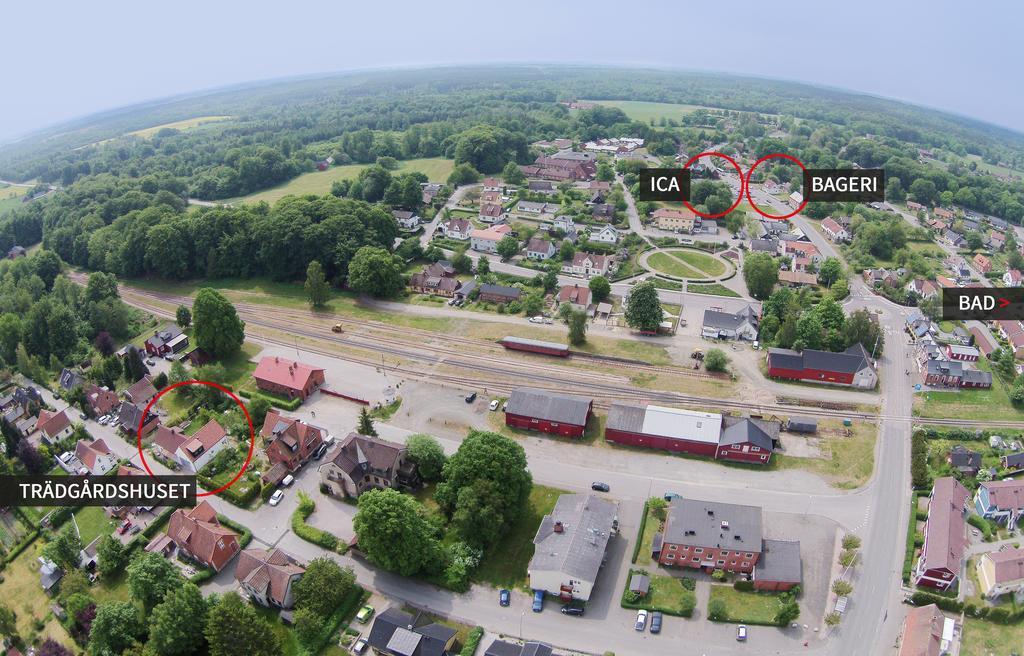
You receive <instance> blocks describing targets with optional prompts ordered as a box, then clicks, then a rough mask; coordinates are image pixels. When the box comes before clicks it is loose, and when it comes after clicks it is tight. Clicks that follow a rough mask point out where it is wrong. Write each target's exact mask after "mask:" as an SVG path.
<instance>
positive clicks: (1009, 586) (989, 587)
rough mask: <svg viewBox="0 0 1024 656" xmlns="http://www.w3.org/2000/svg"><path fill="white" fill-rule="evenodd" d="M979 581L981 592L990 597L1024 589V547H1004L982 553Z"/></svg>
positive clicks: (979, 561)
mask: <svg viewBox="0 0 1024 656" xmlns="http://www.w3.org/2000/svg"><path fill="white" fill-rule="evenodd" d="M978 583H980V584H981V593H982V594H984V595H985V596H986V597H990V598H993V597H998V596H1000V595H1004V594H1016V593H1018V592H1021V591H1024V549H1011V548H1004V549H1003V550H1002V551H993V552H989V553H986V554H982V555H981V558H980V559H979V560H978Z"/></svg>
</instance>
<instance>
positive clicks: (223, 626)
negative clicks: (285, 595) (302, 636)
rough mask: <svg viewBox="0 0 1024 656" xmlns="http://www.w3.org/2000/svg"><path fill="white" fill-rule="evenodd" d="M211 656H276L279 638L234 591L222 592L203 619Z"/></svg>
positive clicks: (279, 643)
mask: <svg viewBox="0 0 1024 656" xmlns="http://www.w3.org/2000/svg"><path fill="white" fill-rule="evenodd" d="M206 641H207V642H208V643H209V654H210V656H279V655H280V654H281V653H283V652H282V651H281V641H280V639H279V638H278V637H277V634H276V633H274V629H273V627H271V626H270V623H269V622H267V620H265V619H263V617H262V616H260V615H259V614H258V613H257V612H256V609H255V608H253V607H252V606H250V605H249V604H247V603H245V602H244V601H242V598H241V597H239V596H238V593H236V592H228V593H226V594H224V595H223V596H222V597H221V598H220V599H219V600H218V601H217V603H216V604H214V605H213V606H212V607H211V608H210V611H209V613H208V614H207V620H206Z"/></svg>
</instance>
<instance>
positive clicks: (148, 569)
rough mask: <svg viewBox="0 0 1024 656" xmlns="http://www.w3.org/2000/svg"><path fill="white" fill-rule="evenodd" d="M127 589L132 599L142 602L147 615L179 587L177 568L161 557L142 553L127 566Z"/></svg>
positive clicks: (179, 575)
mask: <svg viewBox="0 0 1024 656" xmlns="http://www.w3.org/2000/svg"><path fill="white" fill-rule="evenodd" d="M126 571H127V572H128V589H130V590H131V591H132V597H133V598H135V599H138V600H139V601H141V602H142V608H143V610H145V611H146V612H147V613H148V612H149V611H150V610H152V609H153V607H154V606H156V605H157V604H158V603H160V602H161V601H163V599H164V597H165V596H166V595H167V593H168V592H170V591H171V590H176V589H177V588H179V587H181V584H182V577H181V574H180V572H179V570H178V568H177V567H175V566H174V565H172V564H171V562H170V561H169V560H167V559H166V558H164V557H163V556H162V555H160V554H158V553H154V552H149V551H144V552H142V553H140V554H138V555H137V556H135V558H134V559H133V560H132V562H131V564H129V565H128V567H127V570H126Z"/></svg>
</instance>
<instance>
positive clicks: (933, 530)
mask: <svg viewBox="0 0 1024 656" xmlns="http://www.w3.org/2000/svg"><path fill="white" fill-rule="evenodd" d="M970 498H971V493H970V492H968V491H967V488H965V487H964V486H963V485H961V484H960V482H959V481H957V480H956V479H955V478H952V477H951V476H945V477H942V478H938V479H936V480H935V484H934V485H933V486H932V493H931V497H930V501H929V503H928V520H927V521H926V522H925V525H924V545H923V546H922V547H921V556H920V557H919V558H918V560H917V563H916V565H915V567H914V573H913V578H914V583H915V585H919V586H925V587H929V588H936V589H938V590H948V589H949V588H951V587H953V586H954V585H955V584H956V583H957V581H958V580H959V578H960V569H961V566H962V561H963V558H964V550H965V549H966V547H967V522H966V520H965V512H966V508H967V502H968V500H969V499H970Z"/></svg>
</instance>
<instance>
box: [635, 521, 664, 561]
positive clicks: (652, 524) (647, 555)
mask: <svg viewBox="0 0 1024 656" xmlns="http://www.w3.org/2000/svg"><path fill="white" fill-rule="evenodd" d="M660 529H661V520H660V519H658V518H657V517H655V516H654V511H653V510H651V509H648V510H647V522H646V523H644V534H643V535H642V536H640V552H639V553H638V554H637V557H636V564H637V565H652V564H654V560H653V559H651V543H652V542H654V534H655V533H657V532H658V531H659V530H660Z"/></svg>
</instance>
